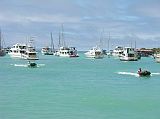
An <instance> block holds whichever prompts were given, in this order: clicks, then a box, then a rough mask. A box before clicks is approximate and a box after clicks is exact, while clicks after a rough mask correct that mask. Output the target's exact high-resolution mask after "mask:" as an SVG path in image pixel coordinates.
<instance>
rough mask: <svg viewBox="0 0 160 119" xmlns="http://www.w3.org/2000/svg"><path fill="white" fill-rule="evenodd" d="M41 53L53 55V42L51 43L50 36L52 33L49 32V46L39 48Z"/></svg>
mask: <svg viewBox="0 0 160 119" xmlns="http://www.w3.org/2000/svg"><path fill="white" fill-rule="evenodd" d="M41 53H42V55H53V54H54V44H53V37H52V33H51V47H48V46H46V47H43V48H42V49H41Z"/></svg>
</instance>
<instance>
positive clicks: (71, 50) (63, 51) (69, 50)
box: [55, 47, 79, 57]
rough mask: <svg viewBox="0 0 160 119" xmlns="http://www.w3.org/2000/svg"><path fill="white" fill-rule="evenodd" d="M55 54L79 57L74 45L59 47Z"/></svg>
mask: <svg viewBox="0 0 160 119" xmlns="http://www.w3.org/2000/svg"><path fill="white" fill-rule="evenodd" d="M55 55H56V56H60V57H79V55H78V53H77V50H76V48H75V47H60V48H59V50H58V51H57V52H56V54H55Z"/></svg>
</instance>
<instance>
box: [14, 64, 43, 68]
mask: <svg viewBox="0 0 160 119" xmlns="http://www.w3.org/2000/svg"><path fill="white" fill-rule="evenodd" d="M11 65H13V66H15V67H28V64H11ZM43 66H45V64H37V67H43Z"/></svg>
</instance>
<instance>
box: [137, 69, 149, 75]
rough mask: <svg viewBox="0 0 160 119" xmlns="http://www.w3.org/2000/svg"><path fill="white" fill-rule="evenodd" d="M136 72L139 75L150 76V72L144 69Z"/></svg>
mask: <svg viewBox="0 0 160 119" xmlns="http://www.w3.org/2000/svg"><path fill="white" fill-rule="evenodd" d="M138 74H139V76H150V75H151V72H149V71H147V70H144V71H141V72H138Z"/></svg>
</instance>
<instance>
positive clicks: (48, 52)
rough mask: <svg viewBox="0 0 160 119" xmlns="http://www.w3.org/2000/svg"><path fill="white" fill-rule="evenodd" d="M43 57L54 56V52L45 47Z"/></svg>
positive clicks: (42, 51)
mask: <svg viewBox="0 0 160 119" xmlns="http://www.w3.org/2000/svg"><path fill="white" fill-rule="evenodd" d="M41 53H42V55H53V51H52V49H51V48H50V47H48V46H46V47H43V48H42V50H41Z"/></svg>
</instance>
